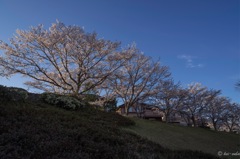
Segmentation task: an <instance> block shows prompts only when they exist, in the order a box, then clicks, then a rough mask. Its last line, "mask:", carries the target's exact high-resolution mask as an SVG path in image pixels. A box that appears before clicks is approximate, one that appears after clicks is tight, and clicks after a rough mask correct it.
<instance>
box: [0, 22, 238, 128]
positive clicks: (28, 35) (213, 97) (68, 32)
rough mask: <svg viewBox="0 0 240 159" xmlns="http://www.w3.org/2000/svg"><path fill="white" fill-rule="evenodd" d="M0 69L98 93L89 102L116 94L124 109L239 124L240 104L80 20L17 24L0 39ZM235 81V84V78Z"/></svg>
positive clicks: (59, 87) (60, 89) (78, 92)
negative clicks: (184, 79) (141, 106)
mask: <svg viewBox="0 0 240 159" xmlns="http://www.w3.org/2000/svg"><path fill="white" fill-rule="evenodd" d="M0 50H2V51H3V55H0V74H1V75H2V76H6V77H8V76H11V75H13V74H17V73H18V74H21V75H23V76H26V77H30V78H31V79H32V80H31V81H28V82H26V83H25V84H26V85H28V86H30V87H33V88H37V89H40V90H43V91H45V92H54V93H57V94H71V95H72V96H75V97H79V98H81V97H83V96H84V95H86V94H95V95H99V96H103V97H104V98H101V100H100V99H99V100H94V101H93V102H92V103H93V104H95V105H97V104H99V105H101V104H102V103H105V104H106V102H104V101H103V100H105V101H114V100H115V99H120V100H121V101H122V102H123V103H124V105H125V109H126V112H127V114H128V112H129V108H130V106H132V105H134V104H136V103H139V102H151V103H153V104H154V105H156V106H158V107H159V108H160V109H161V110H162V111H163V112H164V114H165V116H166V121H167V122H168V121H169V117H170V116H171V114H172V113H173V112H176V111H177V112H179V113H180V114H181V115H182V116H183V117H184V119H186V121H187V122H189V123H190V122H191V123H193V125H194V126H196V125H197V120H201V121H202V123H204V120H206V119H208V120H210V121H211V122H212V124H213V126H214V128H215V130H218V129H219V127H220V126H221V125H223V124H224V125H226V126H227V127H228V128H229V130H230V131H231V130H232V129H233V127H235V126H239V114H240V108H239V104H237V103H232V102H231V101H230V100H229V99H228V98H226V97H222V96H220V91H219V90H211V89H208V88H206V87H203V86H202V85H201V84H199V83H195V84H190V85H189V86H188V87H187V88H183V87H182V86H181V84H180V83H178V84H175V83H174V80H173V79H172V77H171V73H170V72H169V68H168V67H167V66H164V65H162V63H161V62H160V61H159V60H153V59H152V58H151V57H148V56H146V55H144V54H143V53H142V52H141V51H140V50H139V49H138V48H137V47H136V46H135V45H130V46H128V47H125V48H122V47H121V46H120V42H112V41H110V40H105V39H102V38H98V36H97V33H95V32H94V33H86V32H85V31H84V30H83V28H81V27H79V26H66V25H65V24H63V23H61V22H58V21H57V22H56V23H54V24H52V26H51V27H50V28H49V29H48V30H47V29H44V27H43V25H39V26H37V27H32V28H30V30H26V31H24V30H17V31H16V35H15V36H14V37H13V38H11V39H10V44H8V43H5V42H3V41H1V42H0ZM237 85H238V86H239V84H237ZM113 103H116V102H113Z"/></svg>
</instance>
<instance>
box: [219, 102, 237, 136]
mask: <svg viewBox="0 0 240 159" xmlns="http://www.w3.org/2000/svg"><path fill="white" fill-rule="evenodd" d="M222 120H223V125H225V126H227V128H228V130H229V131H230V132H232V131H233V129H234V128H236V129H238V130H239V129H240V104H238V103H229V104H228V105H227V106H226V111H225V112H224V115H223V118H222Z"/></svg>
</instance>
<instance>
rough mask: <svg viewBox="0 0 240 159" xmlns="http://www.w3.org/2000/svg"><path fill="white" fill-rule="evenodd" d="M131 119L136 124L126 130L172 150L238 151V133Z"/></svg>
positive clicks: (239, 136)
mask: <svg viewBox="0 0 240 159" xmlns="http://www.w3.org/2000/svg"><path fill="white" fill-rule="evenodd" d="M133 120H134V122H135V123H136V125H134V126H131V127H128V128H127V129H126V130H128V131H130V132H134V133H136V134H138V135H141V136H142V137H146V138H148V139H149V140H151V141H154V142H156V143H159V144H160V145H162V146H163V147H167V148H171V149H174V150H184V149H188V150H199V151H203V152H207V153H211V154H213V155H217V153H218V151H222V152H230V153H235V152H239V151H240V135H237V134H231V133H226V132H216V131H212V130H208V129H203V128H191V127H183V126H178V125H173V124H166V123H161V122H159V121H148V120H143V119H138V118H133ZM238 157H239V156H238Z"/></svg>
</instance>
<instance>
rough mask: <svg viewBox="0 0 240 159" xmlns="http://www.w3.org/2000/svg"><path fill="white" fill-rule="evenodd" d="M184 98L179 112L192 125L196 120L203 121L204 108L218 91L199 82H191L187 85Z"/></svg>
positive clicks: (195, 123) (195, 124)
mask: <svg viewBox="0 0 240 159" xmlns="http://www.w3.org/2000/svg"><path fill="white" fill-rule="evenodd" d="M186 90H187V95H186V98H185V99H184V101H183V104H182V108H181V112H182V113H183V114H184V115H185V116H187V118H188V119H189V120H191V121H192V124H193V125H194V127H196V126H197V121H198V120H200V121H201V122H203V121H202V120H203V117H204V110H205V108H206V106H207V105H209V104H210V102H211V100H213V99H214V97H216V96H217V95H218V94H219V93H220V91H218V90H217V91H215V90H208V89H207V87H203V86H202V85H201V84H200V83H192V84H190V85H189V86H188V88H187V89H186Z"/></svg>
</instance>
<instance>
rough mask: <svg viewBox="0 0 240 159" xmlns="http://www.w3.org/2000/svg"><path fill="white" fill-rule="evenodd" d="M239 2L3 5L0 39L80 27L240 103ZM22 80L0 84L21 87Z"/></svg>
mask: <svg viewBox="0 0 240 159" xmlns="http://www.w3.org/2000/svg"><path fill="white" fill-rule="evenodd" d="M239 3H240V1H239V0H101V1H100V0H41V1H37V0H22V1H19V0H1V1H0V22H1V23H0V24H1V25H0V39H1V40H4V41H8V39H9V38H10V37H12V36H13V34H14V33H15V31H16V29H23V30H27V29H29V27H30V26H36V25H38V24H43V25H44V26H45V27H46V28H48V27H49V26H50V25H51V24H52V23H54V22H55V21H56V19H58V20H59V21H61V22H64V23H65V24H66V25H79V26H84V28H85V30H86V31H88V32H92V31H96V32H97V33H98V34H99V37H104V38H105V39H110V40H113V41H121V42H122V46H126V45H127V44H131V43H133V42H135V43H136V44H137V47H138V48H140V49H141V50H142V51H143V52H144V54H145V55H148V56H152V57H153V58H154V59H158V58H160V60H161V62H162V63H163V64H164V65H168V66H169V67H170V71H171V72H172V76H173V78H174V79H175V81H176V82H177V81H180V82H181V83H182V84H183V85H184V86H186V85H187V84H189V83H192V82H200V83H202V84H203V85H204V86H207V87H209V88H212V89H221V90H222V95H224V96H227V97H230V98H231V99H232V100H233V101H235V102H240V95H239V93H240V92H238V91H237V90H236V89H235V88H234V84H235V83H236V81H237V80H238V79H240V64H239V61H240V48H239V44H240V39H239V36H240V30H239V28H240V26H239V21H240V16H239V15H240V4H239ZM25 80H26V79H24V78H21V76H15V77H13V78H11V79H9V80H7V79H5V78H0V84H2V85H7V86H18V87H24V88H26V86H24V85H23V83H24V81H25Z"/></svg>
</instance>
